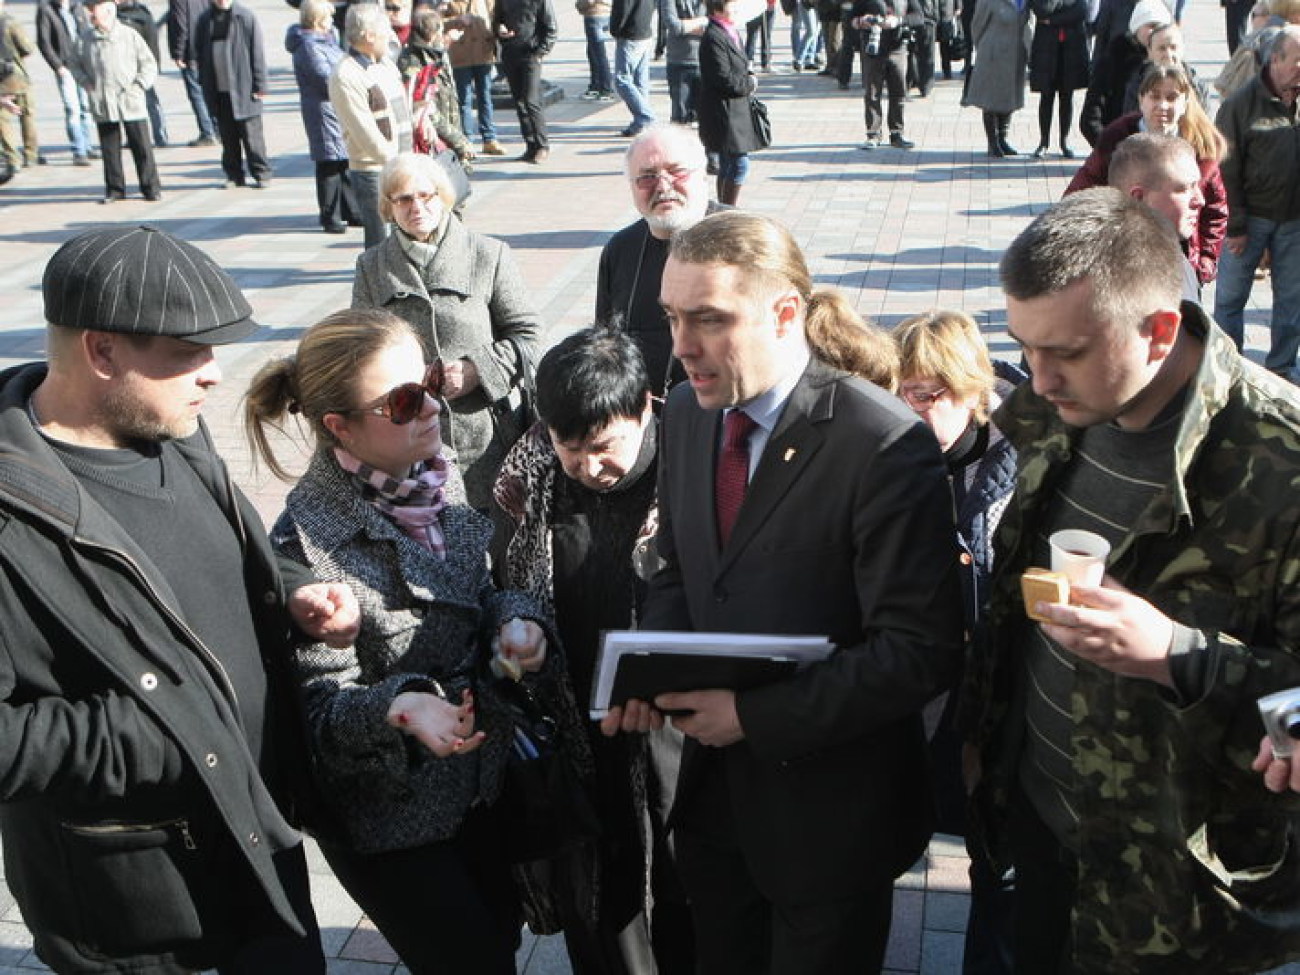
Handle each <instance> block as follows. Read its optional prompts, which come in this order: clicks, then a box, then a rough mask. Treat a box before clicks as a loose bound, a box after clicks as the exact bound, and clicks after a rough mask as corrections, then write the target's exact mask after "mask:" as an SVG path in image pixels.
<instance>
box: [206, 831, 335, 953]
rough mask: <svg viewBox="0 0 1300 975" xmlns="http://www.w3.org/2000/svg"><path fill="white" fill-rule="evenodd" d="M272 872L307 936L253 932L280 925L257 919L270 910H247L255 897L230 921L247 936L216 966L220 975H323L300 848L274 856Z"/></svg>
mask: <svg viewBox="0 0 1300 975" xmlns="http://www.w3.org/2000/svg"><path fill="white" fill-rule="evenodd" d="M275 869H276V873H277V874H278V876H279V878H280V883H281V884H282V885H283V887H284V891H285V893H286V894H287V895H288V897H289V903H290V904H292V905H293V909H294V913H295V914H297V916H298V920H299V921H300V922H301V923H302V926H303V928H304V929H305V930H306V934H305V935H304V936H303V937H298V936H296V935H293V934H287V933H286V934H274V935H267V934H262V933H256V932H255V928H256V927H257V926H260V925H262V924H268V925H269V924H270V923H274V924H275V925H276V926H279V922H278V921H275V922H271V921H269V919H265V918H260V917H258V914H259V913H262V914H268V915H269V913H270V909H269V908H265V907H264V908H261V909H260V911H259V910H254V909H252V908H250V907H249V905H250V904H258V903H260V901H259V900H258V898H256V897H250V898H249V899H248V901H247V902H245V903H243V904H240V906H239V911H240V913H239V916H238V917H237V918H231V919H229V922H230V923H232V924H234V925H239V926H244V927H246V928H248V929H249V933H248V934H247V935H245V936H244V937H243V938H242V939H240V943H239V947H238V948H237V949H236V950H235V951H234V953H233V954H232V955H231V956H230V957H228V958H226V959H225V960H223V961H222V962H220V963H219V964H218V965H217V966H216V969H217V971H218V972H219V973H220V975H267V973H268V972H275V973H276V975H325V953H324V951H323V950H322V949H321V942H320V929H319V928H318V927H317V924H316V913H315V911H314V910H313V908H312V905H311V887H310V884H309V881H308V879H307V857H306V855H305V854H304V852H303V848H302V845H301V844H299V845H298V846H295V847H292V848H291V849H288V850H282V851H280V852H279V853H277V854H275Z"/></svg>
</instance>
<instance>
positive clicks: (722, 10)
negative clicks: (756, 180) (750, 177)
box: [696, 0, 763, 204]
mask: <svg viewBox="0 0 1300 975" xmlns="http://www.w3.org/2000/svg"><path fill="white" fill-rule="evenodd" d="M705 6H706V9H707V11H708V14H709V26H708V27H707V28H705V31H704V37H703V39H702V40H701V41H700V93H699V97H698V100H697V102H696V113H697V115H698V116H699V126H700V141H701V142H703V143H704V148H705V149H707V150H708V151H709V152H711V153H712V152H716V153H717V154H718V202H719V203H733V204H734V203H735V202H736V200H738V199H739V198H740V187H741V186H742V185H743V184H744V182H745V176H746V174H747V173H748V172H749V153H751V152H753V151H754V150H755V149H761V148H763V145H762V142H761V141H760V140H759V138H758V135H757V133H755V131H754V120H753V116H752V115H751V114H750V109H749V97H750V95H751V94H753V91H754V89H755V87H757V82H756V80H755V78H754V76H753V75H752V74H750V73H749V61H748V60H747V59H746V58H745V51H744V44H743V42H742V41H741V40H740V34H739V32H738V31H737V30H736V26H735V23H734V22H733V20H732V14H733V12H734V9H735V6H736V0H708V2H707V4H706V5H705Z"/></svg>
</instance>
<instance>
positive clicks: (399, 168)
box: [379, 152, 456, 223]
mask: <svg viewBox="0 0 1300 975" xmlns="http://www.w3.org/2000/svg"><path fill="white" fill-rule="evenodd" d="M420 176H424V177H426V178H428V180H429V181H430V182H431V183H433V187H434V189H435V190H436V191H437V193H438V199H440V200H441V201H442V205H443V206H444V207H446V208H447V209H448V210H452V209H454V208H455V206H456V190H455V189H454V188H453V187H452V185H451V177H450V176H449V175H447V170H445V169H443V167H442V163H440V162H438V160H437V159H435V158H434V157H433V156H430V155H427V154H425V153H423V152H399V153H398V154H397V155H396V156H394V157H393V158H392V159H390V160H388V162H386V163H384V170H383V172H382V173H380V175H379V215H380V216H381V217H383V218H384V219H385V220H386V221H388V222H389V223H392V222H393V204H392V203H391V202H390V201H389V199H388V198H389V197H390V196H391V195H392V194H393V191H394V190H396V189H397V188H398V187H399V186H404V185H405V184H406V183H407V182H409V181H411V180H413V179H416V178H418V177H420Z"/></svg>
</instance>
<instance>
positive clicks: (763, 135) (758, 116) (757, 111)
mask: <svg viewBox="0 0 1300 975" xmlns="http://www.w3.org/2000/svg"><path fill="white" fill-rule="evenodd" d="M749 117H750V120H751V121H752V122H753V124H754V135H755V137H756V138H757V139H758V148H760V149H766V148H767V147H768V146H770V145H771V144H772V120H771V119H770V118H768V115H767V106H766V105H764V104H763V103H762V102H761V101H759V100H758V99H757V98H755V97H754V96H753V95H750V96H749Z"/></svg>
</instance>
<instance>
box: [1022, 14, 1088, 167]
mask: <svg viewBox="0 0 1300 975" xmlns="http://www.w3.org/2000/svg"><path fill="white" fill-rule="evenodd" d="M1029 6H1030V8H1031V9H1032V10H1033V12H1034V20H1035V24H1034V39H1033V41H1032V43H1031V46H1030V49H1029V89H1030V91H1036V92H1038V148H1037V149H1035V150H1034V151H1033V157H1034V158H1035V159H1042V158H1043V156H1044V155H1045V154H1046V153H1047V147H1048V146H1049V145H1050V144H1051V142H1052V105H1053V102H1056V103H1057V104H1059V106H1060V120H1061V155H1062V156H1064V157H1065V158H1066V159H1073V158H1074V150H1073V149H1071V148H1070V142H1069V135H1070V120H1071V119H1072V118H1073V117H1074V91H1075V89H1076V88H1086V87H1088V25H1087V21H1088V0H1030V4H1029Z"/></svg>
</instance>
